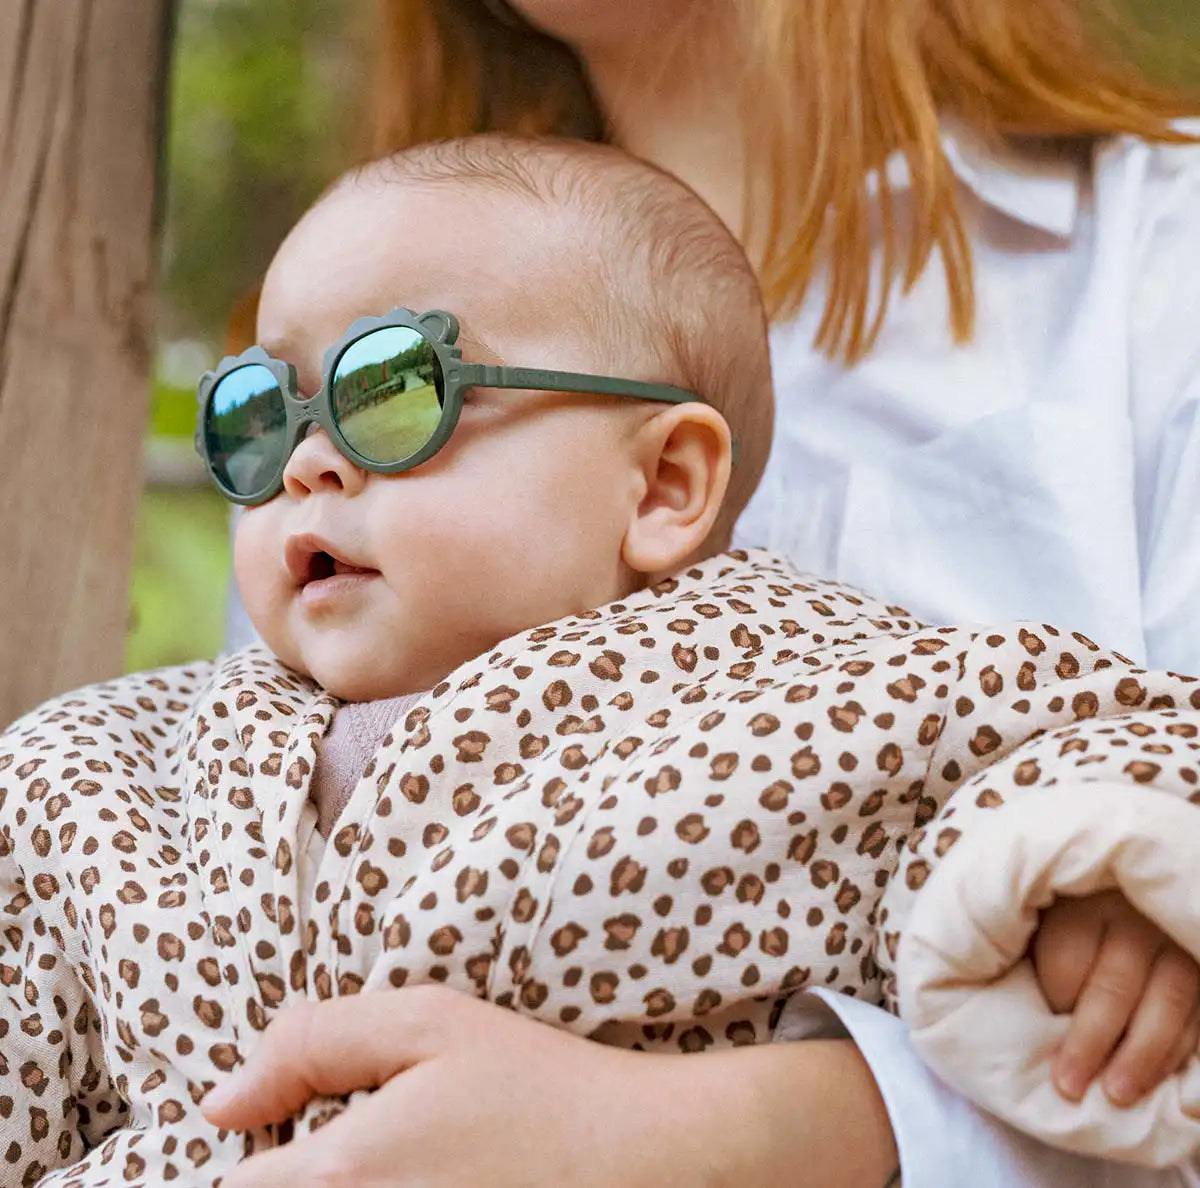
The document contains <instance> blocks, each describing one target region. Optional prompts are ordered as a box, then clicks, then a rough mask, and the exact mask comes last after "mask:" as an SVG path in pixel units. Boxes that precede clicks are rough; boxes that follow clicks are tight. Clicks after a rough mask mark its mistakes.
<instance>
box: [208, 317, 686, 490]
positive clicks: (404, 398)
mask: <svg viewBox="0 0 1200 1188" xmlns="http://www.w3.org/2000/svg"><path fill="white" fill-rule="evenodd" d="M457 340H458V319H457V318H455V317H454V315H453V314H449V313H445V312H443V311H442V310H432V311H430V312H429V313H422V314H417V313H413V312H412V310H408V309H394V310H392V312H391V313H389V314H387V315H386V316H385V317H381V318H361V319H359V320H358V321H357V322H355V323H354V324H353V325H352V326H351V327H350V329H349V330H348V331H347V332H346V333H345V335H343V336H342V338H341V339H340V340H339V341H338V342H336V343H335V344H334V345H333V346H332V347H330V348H329V350H328V351H326V353H325V359H324V363H323V365H322V371H323V375H324V383H323V384H322V386H321V390H320V391H319V392H317V394H316V395H315V396H313V397H312V398H311V399H307V400H306V399H304V398H303V397H301V396H300V395H299V394H298V392H297V389H296V369H295V368H294V367H292V365H291V364H290V363H285V362H283V361H282V360H280V359H275V358H272V357H271V356H270V355H268V354H267V352H266V351H264V350H263V349H262V347H258V346H254V347H250V349H249V350H246V351H243V352H242V353H241V354H240V355H238V356H237V357H236V358H228V359H224V360H222V361H221V364H220V366H219V367H218V368H217V369H216V371H209V372H206V373H205V374H204V375H203V376H202V377H201V379H200V385H199V390H198V395H199V400H200V414H199V420H198V422H197V425H196V451H197V453H199V455H200V457H201V458H203V459H204V463H205V465H206V466H207V467H208V473H209V475H210V476H211V477H212V480H213V482H214V483H216V485H217V487H218V488H219V489H220V491H221V493H222V494H223V495H224V496H225V497H226V498H227V499H229V500H231V501H232V502H234V503H241V504H245V505H247V506H251V505H254V504H259V503H266V502H267V500H269V499H273V498H274V497H275V496H276V495H277V494H279V492H280V491H281V490H282V489H283V472H284V468H285V467H286V465H287V461H288V459H289V458H290V457H291V456H292V452H293V450H295V448H296V447H297V446H298V445H299V444H300V442H301V441H303V440H304V438H305V436H306V435H307V434H308V431H309V429H310V427H311V426H312V425H314V424H316V425H319V426H320V427H321V428H322V429H323V430H324V431H325V432H326V433H327V434H328V435H329V438H330V440H331V441H332V442H333V444H334V445H335V446H336V447H337V449H338V450H339V451H341V453H342V454H344V455H345V456H346V457H347V458H349V459H350V461H351V462H353V463H354V465H355V466H358V467H360V468H361V469H363V470H369V471H371V472H372V473H374V474H400V473H402V472H403V471H406V470H412V469H413V467H415V466H420V465H421V463H422V462H426V461H428V460H429V459H430V458H432V457H433V456H434V454H436V453H437V452H438V450H440V449H441V448H442V446H444V445H445V444H446V442H447V441H449V440H450V435H451V434H452V433H453V432H454V427H455V426H456V425H457V424H458V417H459V413H460V412H461V411H462V406H463V393H464V392H466V391H467V389H468V388H508V389H522V390H526V391H545V392H571V393H589V394H596V395H603V396H632V397H634V398H635V399H637V400H657V401H660V402H663V403H666V404H687V403H693V402H698V403H701V404H706V403H708V402H707V401H705V400H704V399H703V397H700V396H697V395H696V394H695V393H694V392H688V391H686V390H685V389H683V388H675V387H671V386H670V385H667V384H649V383H642V382H640V381H638V380H628V379H614V378H612V377H611V376H604V375H580V374H576V373H574V372H570V371H541V370H536V369H530V368H525V367H489V366H485V365H483V364H478V363H464V362H463V360H462V351H461V350H460V349H459V348H458V347H456V346H455V345H454V344H455V342H456V341H457Z"/></svg>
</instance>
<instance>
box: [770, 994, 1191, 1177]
mask: <svg viewBox="0 0 1200 1188" xmlns="http://www.w3.org/2000/svg"><path fill="white" fill-rule="evenodd" d="M839 1035H840V1036H849V1038H851V1039H852V1040H853V1041H854V1042H855V1043H856V1044H857V1045H858V1048H859V1051H861V1052H862V1054H863V1059H865V1060H866V1062H867V1065H868V1066H869V1067H870V1069H871V1073H872V1075H873V1076H874V1077H875V1081H876V1084H877V1085H878V1086H879V1092H880V1094H881V1095H882V1097H883V1102H884V1105H885V1107H886V1108H887V1111H888V1116H889V1118H890V1119H891V1123H892V1130H893V1132H894V1134H895V1136H896V1146H897V1148H898V1150H899V1152H900V1168H901V1172H902V1174H903V1185H904V1188H958V1186H959V1185H962V1186H966V1185H970V1188H1200V1165H1193V1167H1192V1168H1191V1169H1190V1170H1189V1171H1187V1172H1181V1171H1178V1170H1173V1169H1169V1170H1167V1171H1155V1170H1153V1169H1149V1168H1140V1167H1133V1166H1130V1165H1128V1164H1115V1163H1110V1164H1103V1163H1100V1162H1098V1161H1097V1160H1094V1159H1089V1158H1086V1157H1084V1156H1079V1155H1072V1154H1070V1153H1069V1152H1066V1151H1058V1150H1055V1149H1054V1148H1051V1147H1047V1146H1045V1145H1044V1144H1042V1143H1039V1142H1038V1141H1037V1140H1035V1139H1032V1138H1029V1137H1027V1136H1025V1135H1023V1134H1020V1133H1018V1132H1017V1131H1015V1130H1012V1129H1011V1128H1009V1127H1008V1126H1006V1125H1005V1124H1004V1123H1003V1122H1001V1121H999V1119H997V1118H993V1117H992V1116H991V1115H990V1114H985V1113H983V1112H982V1111H980V1110H977V1109H976V1108H975V1107H974V1106H972V1105H971V1104H970V1103H969V1102H967V1101H966V1100H965V1099H964V1098H962V1097H960V1096H959V1095H958V1094H957V1093H955V1092H954V1091H953V1090H952V1089H950V1088H949V1087H948V1086H947V1085H945V1084H944V1083H943V1082H942V1081H941V1080H939V1079H938V1077H937V1076H936V1075H935V1074H934V1073H933V1072H931V1071H930V1070H929V1069H928V1068H927V1067H926V1066H925V1064H924V1063H923V1062H922V1061H921V1059H920V1058H919V1057H918V1056H917V1054H916V1052H915V1051H914V1050H913V1048H912V1046H911V1044H910V1043H909V1041H908V1034H907V1032H906V1030H905V1028H904V1024H903V1023H901V1022H900V1020H899V1019H896V1018H895V1017H893V1016H892V1015H889V1014H888V1013H887V1012H886V1011H883V1010H881V1009H880V1008H879V1007H875V1006H871V1005H870V1004H868V1003H865V1002H862V1001H860V1000H859V999H856V998H850V997H848V996H846V995H842V994H834V993H831V992H830V991H827V990H814V991H812V992H811V993H809V994H802V995H797V996H795V997H794V998H793V999H792V1000H791V1001H790V1002H789V1003H788V1005H787V1007H786V1009H785V1010H784V1013H783V1017H782V1018H781V1019H780V1022H779V1026H778V1028H777V1029H776V1033H775V1038H776V1039H779V1040H790V1039H816V1038H832V1037H836V1036H839ZM880 1188H882V1185H881V1186H880Z"/></svg>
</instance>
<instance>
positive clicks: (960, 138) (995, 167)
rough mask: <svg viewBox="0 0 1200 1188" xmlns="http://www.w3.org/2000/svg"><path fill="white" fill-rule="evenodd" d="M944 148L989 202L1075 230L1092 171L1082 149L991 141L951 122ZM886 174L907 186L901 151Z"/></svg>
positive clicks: (1056, 228)
mask: <svg viewBox="0 0 1200 1188" xmlns="http://www.w3.org/2000/svg"><path fill="white" fill-rule="evenodd" d="M942 147H943V148H944V149H945V152H946V157H947V159H948V160H949V162H950V168H951V169H952V170H953V171H954V175H955V177H957V178H958V180H959V181H960V182H961V183H962V184H963V185H964V186H966V187H967V188H968V189H969V190H971V192H972V193H974V194H975V196H976V197H977V198H979V199H980V200H981V201H983V202H986V203H987V205H988V206H991V207H994V208H995V209H996V210H999V211H1001V212H1002V213H1004V214H1006V215H1008V216H1009V217H1010V218H1013V219H1017V220H1019V221H1020V222H1022V223H1027V224H1028V225H1029V226H1031V227H1037V228H1038V229H1040V230H1042V231H1046V232H1048V233H1049V234H1051V235H1057V236H1060V237H1063V238H1065V237H1067V236H1069V235H1071V234H1072V233H1073V232H1074V230H1075V224H1076V221H1077V220H1078V217H1079V206H1080V201H1081V194H1082V192H1083V188H1084V186H1085V184H1086V181H1087V172H1088V169H1087V158H1086V156H1084V155H1083V154H1082V153H1080V152H1079V151H1071V150H1069V149H1068V150H1063V149H1059V148H1057V147H1056V146H1053V145H1050V146H1047V147H1046V148H1045V149H1039V148H1036V147H1034V146H1030V147H1027V148H1025V147H1019V146H1017V145H1013V144H1008V143H1003V142H1001V143H992V142H989V141H984V140H983V139H982V138H981V137H979V136H978V135H976V134H975V133H973V132H972V131H970V130H969V129H968V128H965V127H964V126H962V125H956V124H954V123H951V122H944V123H943V124H942ZM887 172H888V180H889V181H890V182H891V184H892V186H893V188H895V189H907V188H908V186H909V184H910V180H911V174H910V173H909V169H908V161H907V159H906V158H905V157H904V155H903V154H901V153H896V154H895V155H894V156H893V157H892V158H891V160H890V161H889V162H888V170H887Z"/></svg>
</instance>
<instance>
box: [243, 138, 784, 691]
mask: <svg viewBox="0 0 1200 1188" xmlns="http://www.w3.org/2000/svg"><path fill="white" fill-rule="evenodd" d="M396 307H404V308H406V309H408V310H411V311H414V312H415V313H416V314H418V315H419V314H421V313H423V312H424V311H433V310H443V311H447V312H449V313H450V314H452V315H454V317H455V318H456V319H457V320H458V323H459V330H458V334H457V341H456V342H455V343H454V345H455V346H456V347H457V348H459V349H460V350H461V355H462V361H463V363H465V364H485V365H492V366H499V365H503V366H507V367H514V368H522V369H534V368H539V369H550V370H554V371H563V372H567V371H569V372H581V373H589V374H593V375H595V374H599V375H602V376H611V377H616V378H619V379H623V380H633V381H642V382H646V383H650V384H661V385H671V386H674V387H677V388H682V389H687V390H689V391H690V392H693V393H695V394H696V395H698V396H700V397H702V398H703V400H702V402H685V403H666V402H663V403H660V402H656V401H651V400H641V399H634V398H630V397H627V396H617V395H581V394H578V393H573V392H571V393H563V392H547V391H530V390H520V389H508V390H497V389H492V388H486V387H474V388H470V389H468V390H466V391H465V393H464V401H463V405H462V411H461V414H460V416H459V419H458V423H457V426H456V428H455V429H454V431H453V433H452V434H451V436H450V437H449V439H448V440H447V441H446V442H445V444H444V445H443V446H442V447H441V448H440V450H438V451H437V452H436V453H434V454H432V456H431V457H429V458H428V459H427V460H426V461H423V462H421V463H420V464H419V465H417V466H415V467H413V468H412V469H408V470H405V471H404V472H403V473H398V474H380V473H374V472H371V471H368V470H364V469H361V468H359V467H358V466H356V465H355V464H354V463H353V462H352V461H351V460H350V459H349V458H348V457H346V456H344V455H343V454H342V453H340V452H339V451H338V449H337V448H335V446H334V444H333V442H332V440H331V439H330V438H329V437H328V436H327V435H326V433H325V432H324V431H322V430H321V429H316V430H314V431H312V432H310V433H308V435H307V436H306V437H304V438H303V439H302V440H300V441H299V444H297V445H296V448H295V450H294V452H293V453H292V454H291V456H290V458H289V459H288V461H287V464H286V466H285V468H284V471H283V475H282V490H281V491H280V492H279V493H278V494H277V495H275V496H274V498H271V499H269V500H267V501H266V502H265V503H261V504H259V505H257V506H253V507H249V508H248V509H247V510H246V511H245V513H244V514H243V515H242V516H241V518H240V521H239V524H238V527H237V535H236V542H235V549H234V563H235V569H236V573H237V579H238V584H239V586H240V588H241V592H242V597H243V600H244V602H245V605H246V609H247V611H248V612H249V614H250V618H251V620H252V621H253V623H254V625H255V627H256V628H257V629H258V631H259V633H260V634H261V635H262V637H263V639H264V640H265V641H266V642H267V644H268V645H269V646H270V647H271V648H272V649H273V650H274V651H275V653H276V654H277V655H278V656H279V657H280V658H281V659H282V660H284V661H285V662H287V663H288V664H290V665H292V666H294V667H296V668H298V669H299V670H301V671H303V672H306V673H308V674H310V675H311V676H312V677H313V678H314V679H316V680H317V681H318V682H319V683H320V684H322V685H324V686H325V687H326V688H327V689H329V690H330V691H331V692H333V693H335V694H336V695H338V696H340V697H343V698H346V699H349V700H366V699H372V698H378V697H388V696H394V695H397V694H400V693H406V692H414V691H418V690H422V689H425V688H429V687H431V686H432V685H433V684H435V683H437V682H438V681H439V680H441V679H442V678H443V677H444V676H446V675H447V674H448V673H449V672H450V671H452V670H453V669H454V668H455V667H456V666H457V665H459V664H460V663H462V662H464V661H466V660H468V659H469V658H470V657H472V656H474V655H478V654H480V653H483V652H486V651H487V650H489V649H490V648H492V647H493V646H494V645H495V644H497V643H498V642H499V641H500V640H502V639H504V638H506V637H507V636H509V635H512V634H515V633H517V632H520V631H523V630H527V629H528V628H530V627H533V626H535V625H537V624H539V623H543V622H548V621H550V620H553V619H557V618H560V617H562V616H564V615H568V614H574V613H578V612H581V611H584V610H588V609H591V608H593V607H596V606H599V605H601V604H603V603H605V602H609V601H612V600H613V599H617V598H622V597H625V596H627V595H629V594H630V593H632V592H633V591H635V590H636V589H638V588H640V587H642V586H644V585H645V584H647V583H648V582H649V581H652V580H653V579H655V578H656V577H658V576H660V575H662V574H665V573H668V572H670V571H672V570H674V569H677V568H678V567H679V566H681V565H684V564H687V563H688V562H691V561H694V560H698V559H700V558H702V557H705V556H708V555H711V554H712V553H715V552H719V551H721V549H723V548H724V547H725V546H726V544H727V542H728V538H729V533H730V530H731V527H732V524H733V522H734V520H735V518H736V517H737V515H738V513H739V512H740V511H741V509H742V507H743V506H744V504H745V502H746V500H747V499H748V498H749V497H750V494H751V493H752V491H753V489H754V486H755V484H756V483H757V481H758V479H759V476H760V474H761V472H762V468H763V465H764V463H765V460H766V456H767V452H768V450H769V445H770V437H771V420H772V403H771V387H770V368H769V363H768V353H767V341H766V327H765V318H764V315H763V312H762V306H761V302H760V299H759V296H758V289H757V285H756V283H755V279H754V276H753V273H752V271H751V269H750V267H749V265H748V264H747V262H746V260H745V257H744V256H743V254H742V252H741V249H740V248H739V247H738V245H737V243H736V242H735V241H734V239H733V238H732V237H731V236H730V235H729V233H728V232H727V231H726V230H725V228H724V227H723V226H722V225H721V223H720V222H719V221H718V220H717V218H716V216H715V215H713V214H712V213H711V212H710V211H709V210H708V208H707V207H705V206H704V205H703V203H701V202H700V200H699V199H698V198H696V197H695V196H694V195H693V194H692V193H691V192H690V191H689V190H688V189H686V188H685V187H684V186H683V185H682V184H681V183H679V182H677V181H675V180H674V179H673V178H670V177H668V176H667V175H665V174H663V173H661V172H659V171H657V170H655V169H653V168H651V167H649V166H646V165H643V164H640V163H638V162H636V161H634V160H632V159H631V158H628V157H626V156H625V155H623V154H621V153H619V152H618V151H617V150H615V149H609V148H606V147H602V146H596V145H582V144H574V143H570V142H541V141H525V140H519V139H514V138H508V137H494V136H489V137H478V138H472V139H468V140H461V141H451V142H446V143H443V144H437V145H432V146H427V147H422V148H418V149H415V150H408V151H406V152H403V153H400V154H398V155H396V156H393V157H390V158H387V159H385V160H383V161H378V162H375V163H373V164H371V165H369V166H367V167H365V168H362V169H359V170H356V171H354V172H353V173H351V174H348V175H347V176H346V177H344V178H342V179H341V181H339V182H338V183H337V184H336V185H335V186H334V187H333V188H332V189H331V190H330V191H329V192H328V193H327V194H326V195H325V196H324V197H322V198H321V199H320V201H318V202H317V204H316V205H315V206H314V207H313V208H312V209H311V210H310V211H309V212H308V213H307V214H306V215H305V216H304V218H303V219H302V220H301V221H300V222H299V224H298V225H297V226H296V227H295V228H294V229H293V231H292V232H291V234H290V235H289V236H288V238H287V240H286V241H285V242H284V244H283V246H282V247H281V248H280V250H279V252H278V253H277V255H276V257H275V259H274V261H273V262H272V264H271V267H270V270H269V271H268V273H267V276H266V279H265V282H264V284H263V289H262V297H261V302H260V305H259V315H258V341H259V343H260V345H261V346H262V347H263V348H265V350H266V351H267V352H268V353H269V354H270V356H271V357H272V358H273V359H276V360H284V361H286V362H287V363H288V364H290V365H292V367H294V368H295V372H296V386H297V388H298V391H299V394H300V395H301V396H302V397H309V396H312V395H314V394H315V393H316V392H317V391H318V390H319V389H320V388H321V386H322V384H323V383H324V382H325V379H326V376H325V375H324V374H323V370H322V368H323V357H324V356H325V353H326V351H327V350H328V349H329V347H330V346H331V345H332V344H334V343H336V342H338V341H339V340H344V338H345V336H346V332H347V330H348V328H349V327H350V325H351V323H353V322H355V321H356V320H357V319H360V318H369V317H378V316H380V315H386V314H388V312H389V311H391V310H393V309H394V308H396ZM401 316H403V315H401ZM426 327H427V329H428V330H429V332H430V334H431V336H432V337H433V338H435V339H436V338H439V337H440V338H442V339H452V338H453V327H452V325H451V323H450V321H449V320H447V319H444V318H432V319H430V320H429V322H428V323H427V324H426ZM409 333H410V334H411V331H410V332H409ZM281 374H284V375H285V374H286V371H285V370H284V371H282V372H281ZM402 382H407V383H411V382H412V381H411V380H408V381H402ZM433 416H434V419H435V420H436V417H437V405H436V403H435V404H434V405H433ZM731 437H732V438H733V439H734V440H736V442H737V461H736V464H734V465H733V466H732V469H731V449H730V441H731Z"/></svg>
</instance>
